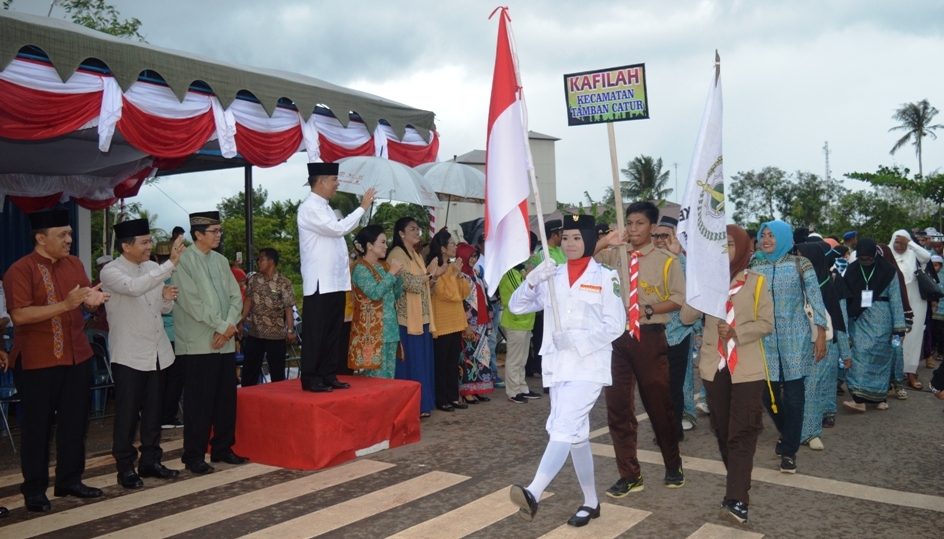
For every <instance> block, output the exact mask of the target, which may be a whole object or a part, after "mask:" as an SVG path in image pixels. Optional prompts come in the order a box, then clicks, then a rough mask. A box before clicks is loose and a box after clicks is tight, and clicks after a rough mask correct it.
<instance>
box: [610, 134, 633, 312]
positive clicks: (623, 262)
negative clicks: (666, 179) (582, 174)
mask: <svg viewBox="0 0 944 539" xmlns="http://www.w3.org/2000/svg"><path fill="white" fill-rule="evenodd" d="M606 134H607V137H608V138H609V139H610V169H612V171H613V202H614V204H615V205H616V226H617V229H618V230H619V236H620V239H622V238H623V230H624V228H625V226H626V219H625V217H626V216H625V215H623V190H622V189H621V188H620V180H619V163H618V161H617V159H616V129H614V128H613V122H607V124H606ZM617 249H619V260H620V265H619V268H617V270H618V273H619V277H620V281H622V282H623V283H624V286H621V287H620V295H621V296H622V297H623V306H624V307H629V273H628V268H629V254H628V253H627V252H626V245H620V246H619V247H617Z"/></svg>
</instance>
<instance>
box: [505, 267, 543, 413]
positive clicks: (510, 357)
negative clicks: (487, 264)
mask: <svg viewBox="0 0 944 539" xmlns="http://www.w3.org/2000/svg"><path fill="white" fill-rule="evenodd" d="M525 274H526V271H525V269H524V266H523V265H522V266H516V267H514V268H511V269H510V270H508V272H507V273H505V275H504V276H502V279H501V281H500V282H499V283H498V294H499V295H500V296H501V302H502V306H503V307H504V309H505V311H504V312H503V313H502V317H501V327H502V328H504V330H505V393H506V394H507V395H508V400H509V402H514V403H517V404H524V403H526V402H528V399H539V398H541V395H540V394H539V393H535V392H533V391H531V389H529V388H528V383H527V381H526V379H525V374H524V366H525V363H526V362H527V361H528V348H530V346H531V330H532V329H534V313H527V314H514V313H512V312H511V311H509V310H508V302H509V301H510V300H511V295H512V294H514V293H515V290H517V289H518V287H519V286H521V283H523V282H524V278H525Z"/></svg>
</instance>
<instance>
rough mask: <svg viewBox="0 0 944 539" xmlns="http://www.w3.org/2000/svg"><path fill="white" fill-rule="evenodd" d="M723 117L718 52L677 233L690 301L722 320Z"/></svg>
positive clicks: (725, 273) (725, 271)
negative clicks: (682, 248)
mask: <svg viewBox="0 0 944 539" xmlns="http://www.w3.org/2000/svg"><path fill="white" fill-rule="evenodd" d="M721 115H722V105H721V64H720V58H719V57H718V55H717V52H716V53H715V71H714V73H712V77H711V86H710V88H709V90H708V103H707V104H706V105H705V115H704V116H703V117H702V120H701V128H700V129H699V130H698V140H697V141H696V143H695V153H694V155H692V164H691V166H690V167H689V169H688V183H687V184H686V186H685V196H684V197H683V198H682V208H681V211H680V213H679V223H678V235H679V240H680V241H681V242H682V245H683V246H684V247H685V250H686V253H685V254H686V256H687V258H688V261H687V267H688V272H687V274H686V275H685V296H686V300H685V301H686V303H688V304H689V305H691V306H692V307H694V308H696V309H698V310H699V311H701V312H703V313H705V314H710V315H712V316H715V317H718V318H721V319H722V320H723V319H724V317H725V304H726V303H727V300H728V289H729V288H730V286H729V285H730V279H729V271H730V270H729V264H728V249H727V246H728V239H727V221H726V219H725V197H724V191H725V189H724V171H723V167H722V164H723V163H722V155H723V154H722V151H721Z"/></svg>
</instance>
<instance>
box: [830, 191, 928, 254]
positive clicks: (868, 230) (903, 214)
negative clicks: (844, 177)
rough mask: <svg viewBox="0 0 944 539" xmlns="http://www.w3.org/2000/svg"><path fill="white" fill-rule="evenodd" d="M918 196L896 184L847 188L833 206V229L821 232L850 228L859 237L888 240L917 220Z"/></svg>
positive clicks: (832, 232)
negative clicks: (895, 185) (857, 233)
mask: <svg viewBox="0 0 944 539" xmlns="http://www.w3.org/2000/svg"><path fill="white" fill-rule="evenodd" d="M917 199H918V197H917V196H916V195H915V194H913V193H909V192H906V191H901V190H898V189H895V188H893V187H882V186H877V187H872V188H870V189H865V190H860V191H848V192H845V193H843V195H842V196H841V197H840V198H839V201H838V203H837V204H836V205H835V206H833V208H832V213H833V219H832V224H831V229H830V230H828V231H821V233H823V234H824V236H825V235H827V234H835V235H837V236H839V235H841V234H843V233H844V232H846V231H848V230H856V231H858V232H859V237H860V238H862V237H871V238H875V239H876V240H877V241H879V242H887V241H888V240H889V238H891V236H892V233H893V232H895V231H896V230H898V229H900V228H902V225H903V224H904V223H914V222H915V219H916V218H917V213H916V212H917V210H916V209H917Z"/></svg>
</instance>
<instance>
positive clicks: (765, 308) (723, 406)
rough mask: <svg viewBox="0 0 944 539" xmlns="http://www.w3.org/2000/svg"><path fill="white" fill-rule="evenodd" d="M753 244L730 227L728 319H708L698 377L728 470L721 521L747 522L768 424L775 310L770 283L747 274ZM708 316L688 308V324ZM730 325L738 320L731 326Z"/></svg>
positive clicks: (684, 310) (685, 314)
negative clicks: (768, 352) (765, 341)
mask: <svg viewBox="0 0 944 539" xmlns="http://www.w3.org/2000/svg"><path fill="white" fill-rule="evenodd" d="M752 247H753V242H752V241H751V239H750V237H749V236H748V235H747V232H745V231H744V229H743V228H741V227H739V226H737V225H728V262H729V266H730V269H731V275H730V277H731V281H730V289H729V291H728V293H729V295H728V302H727V306H726V307H727V309H728V316H727V317H726V319H721V318H717V317H714V316H711V315H705V324H704V335H703V337H702V346H701V353H700V356H701V362H700V365H699V367H698V372H699V373H701V377H702V382H703V383H704V387H705V389H706V390H707V396H708V407H709V409H710V410H711V425H712V427H714V430H715V433H716V434H717V436H718V449H719V450H720V451H721V460H723V461H724V465H725V467H726V468H727V470H728V481H727V489H726V491H725V495H724V501H723V502H722V503H721V513H720V515H721V518H724V519H728V520H731V521H732V522H735V523H737V524H745V523H746V522H747V507H748V503H749V502H750V499H749V497H748V491H749V490H750V488H751V470H752V469H753V467H754V452H755V450H756V449H757V434H758V432H760V429H761V427H762V424H763V394H764V392H765V389H766V388H765V387H764V385H765V384H764V377H765V375H764V372H765V365H764V353H763V350H762V349H761V339H762V338H763V337H764V336H765V335H768V334H769V333H770V332H771V331H773V325H774V306H773V300H772V299H771V297H770V293H769V292H768V289H767V286H765V282H764V281H765V279H764V277H763V276H762V275H761V274H760V273H758V272H755V271H751V270H748V269H747V266H748V264H749V263H750V261H751V251H752ZM701 317H702V313H701V312H699V311H697V310H695V309H693V308H692V307H690V306H688V305H687V304H686V305H685V306H683V307H682V311H681V319H682V322H683V323H686V324H691V323H694V322H695V321H696V320H699V319H700V318H701ZM727 320H732V321H731V322H728V321H727Z"/></svg>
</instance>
